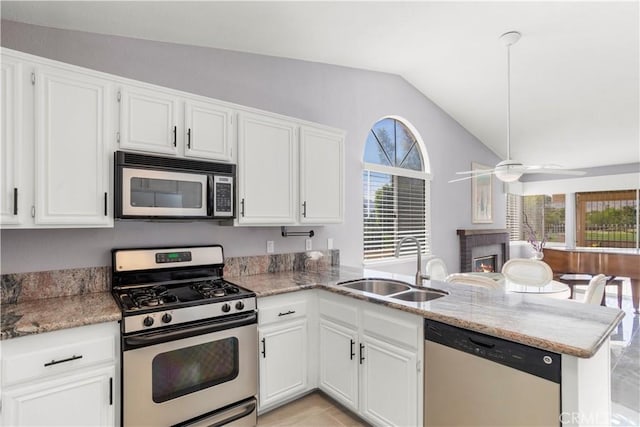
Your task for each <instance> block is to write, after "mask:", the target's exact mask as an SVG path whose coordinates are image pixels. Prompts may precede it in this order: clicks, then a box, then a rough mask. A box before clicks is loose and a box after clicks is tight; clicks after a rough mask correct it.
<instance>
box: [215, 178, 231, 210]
mask: <svg viewBox="0 0 640 427" xmlns="http://www.w3.org/2000/svg"><path fill="white" fill-rule="evenodd" d="M213 188H214V191H213V216H214V217H221V216H228V217H232V216H233V177H230V176H214V177H213Z"/></svg>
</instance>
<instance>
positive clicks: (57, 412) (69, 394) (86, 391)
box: [3, 366, 116, 426]
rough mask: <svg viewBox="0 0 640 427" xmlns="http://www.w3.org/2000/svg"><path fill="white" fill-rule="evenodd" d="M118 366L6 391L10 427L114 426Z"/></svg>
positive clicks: (6, 417)
mask: <svg viewBox="0 0 640 427" xmlns="http://www.w3.org/2000/svg"><path fill="white" fill-rule="evenodd" d="M115 376H116V372H115V367H114V366H110V367H105V368H99V369H92V370H88V371H85V372H82V373H79V374H76V375H66V376H63V377H61V378H56V379H54V380H49V381H47V380H43V381H40V382H37V383H34V384H31V385H26V386H22V387H14V388H12V389H10V390H9V391H4V392H3V401H4V403H3V425H6V426H112V425H114V411H113V398H114V395H113V393H114V391H113V381H114V379H115Z"/></svg>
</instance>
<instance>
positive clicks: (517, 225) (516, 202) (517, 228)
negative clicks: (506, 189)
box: [507, 193, 522, 240]
mask: <svg viewBox="0 0 640 427" xmlns="http://www.w3.org/2000/svg"><path fill="white" fill-rule="evenodd" d="M521 212H522V196H520V195H518V194H511V193H508V194H507V230H509V240H522V218H521V217H522V215H521Z"/></svg>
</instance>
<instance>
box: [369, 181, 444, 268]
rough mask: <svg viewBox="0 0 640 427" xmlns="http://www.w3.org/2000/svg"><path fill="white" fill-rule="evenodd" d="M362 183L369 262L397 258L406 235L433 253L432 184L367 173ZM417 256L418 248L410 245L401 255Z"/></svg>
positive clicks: (405, 247) (424, 249)
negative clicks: (397, 252) (431, 227)
mask: <svg viewBox="0 0 640 427" xmlns="http://www.w3.org/2000/svg"><path fill="white" fill-rule="evenodd" d="M362 182H363V194H364V204H363V226H364V233H363V235H364V260H365V262H366V261H373V260H383V259H389V258H393V257H394V256H395V249H396V246H397V244H398V243H399V242H400V240H402V238H404V237H406V236H413V237H416V238H417V239H418V241H419V242H420V245H421V247H422V252H423V253H425V254H426V253H430V252H431V248H430V247H429V242H430V238H429V237H430V236H429V235H428V230H430V218H429V209H428V208H427V205H426V201H427V200H429V184H428V181H426V180H425V179H420V178H414V177H406V176H400V175H392V174H386V173H381V172H374V171H371V170H365V171H364V173H363V179H362ZM415 253H416V246H415V245H414V244H408V243H407V244H406V245H404V246H403V247H402V249H401V252H400V255H401V256H403V255H415Z"/></svg>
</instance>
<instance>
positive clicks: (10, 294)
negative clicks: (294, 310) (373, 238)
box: [0, 249, 340, 304]
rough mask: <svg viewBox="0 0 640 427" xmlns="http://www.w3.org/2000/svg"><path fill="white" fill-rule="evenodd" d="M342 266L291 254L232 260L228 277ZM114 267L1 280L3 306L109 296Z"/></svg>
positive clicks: (330, 259) (314, 254)
mask: <svg viewBox="0 0 640 427" xmlns="http://www.w3.org/2000/svg"><path fill="white" fill-rule="evenodd" d="M334 265H335V266H337V265H340V251H339V250H337V249H333V250H327V251H310V252H295V253H288V254H272V255H257V256H246V257H229V258H227V259H225V268H224V276H225V277H229V278H231V277H237V276H249V275H254V274H263V273H276V272H281V271H305V270H307V271H317V270H324V269H327V268H329V267H331V266H334ZM110 289H111V267H110V266H105V267H87V268H73V269H66V270H50V271H37V272H32V273H15V274H3V275H1V276H0V292H1V294H0V303H2V304H15V303H18V302H24V301H30V300H37V299H43V298H56V297H64V296H70V295H81V294H90V293H95V292H108V291H109V290H110Z"/></svg>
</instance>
